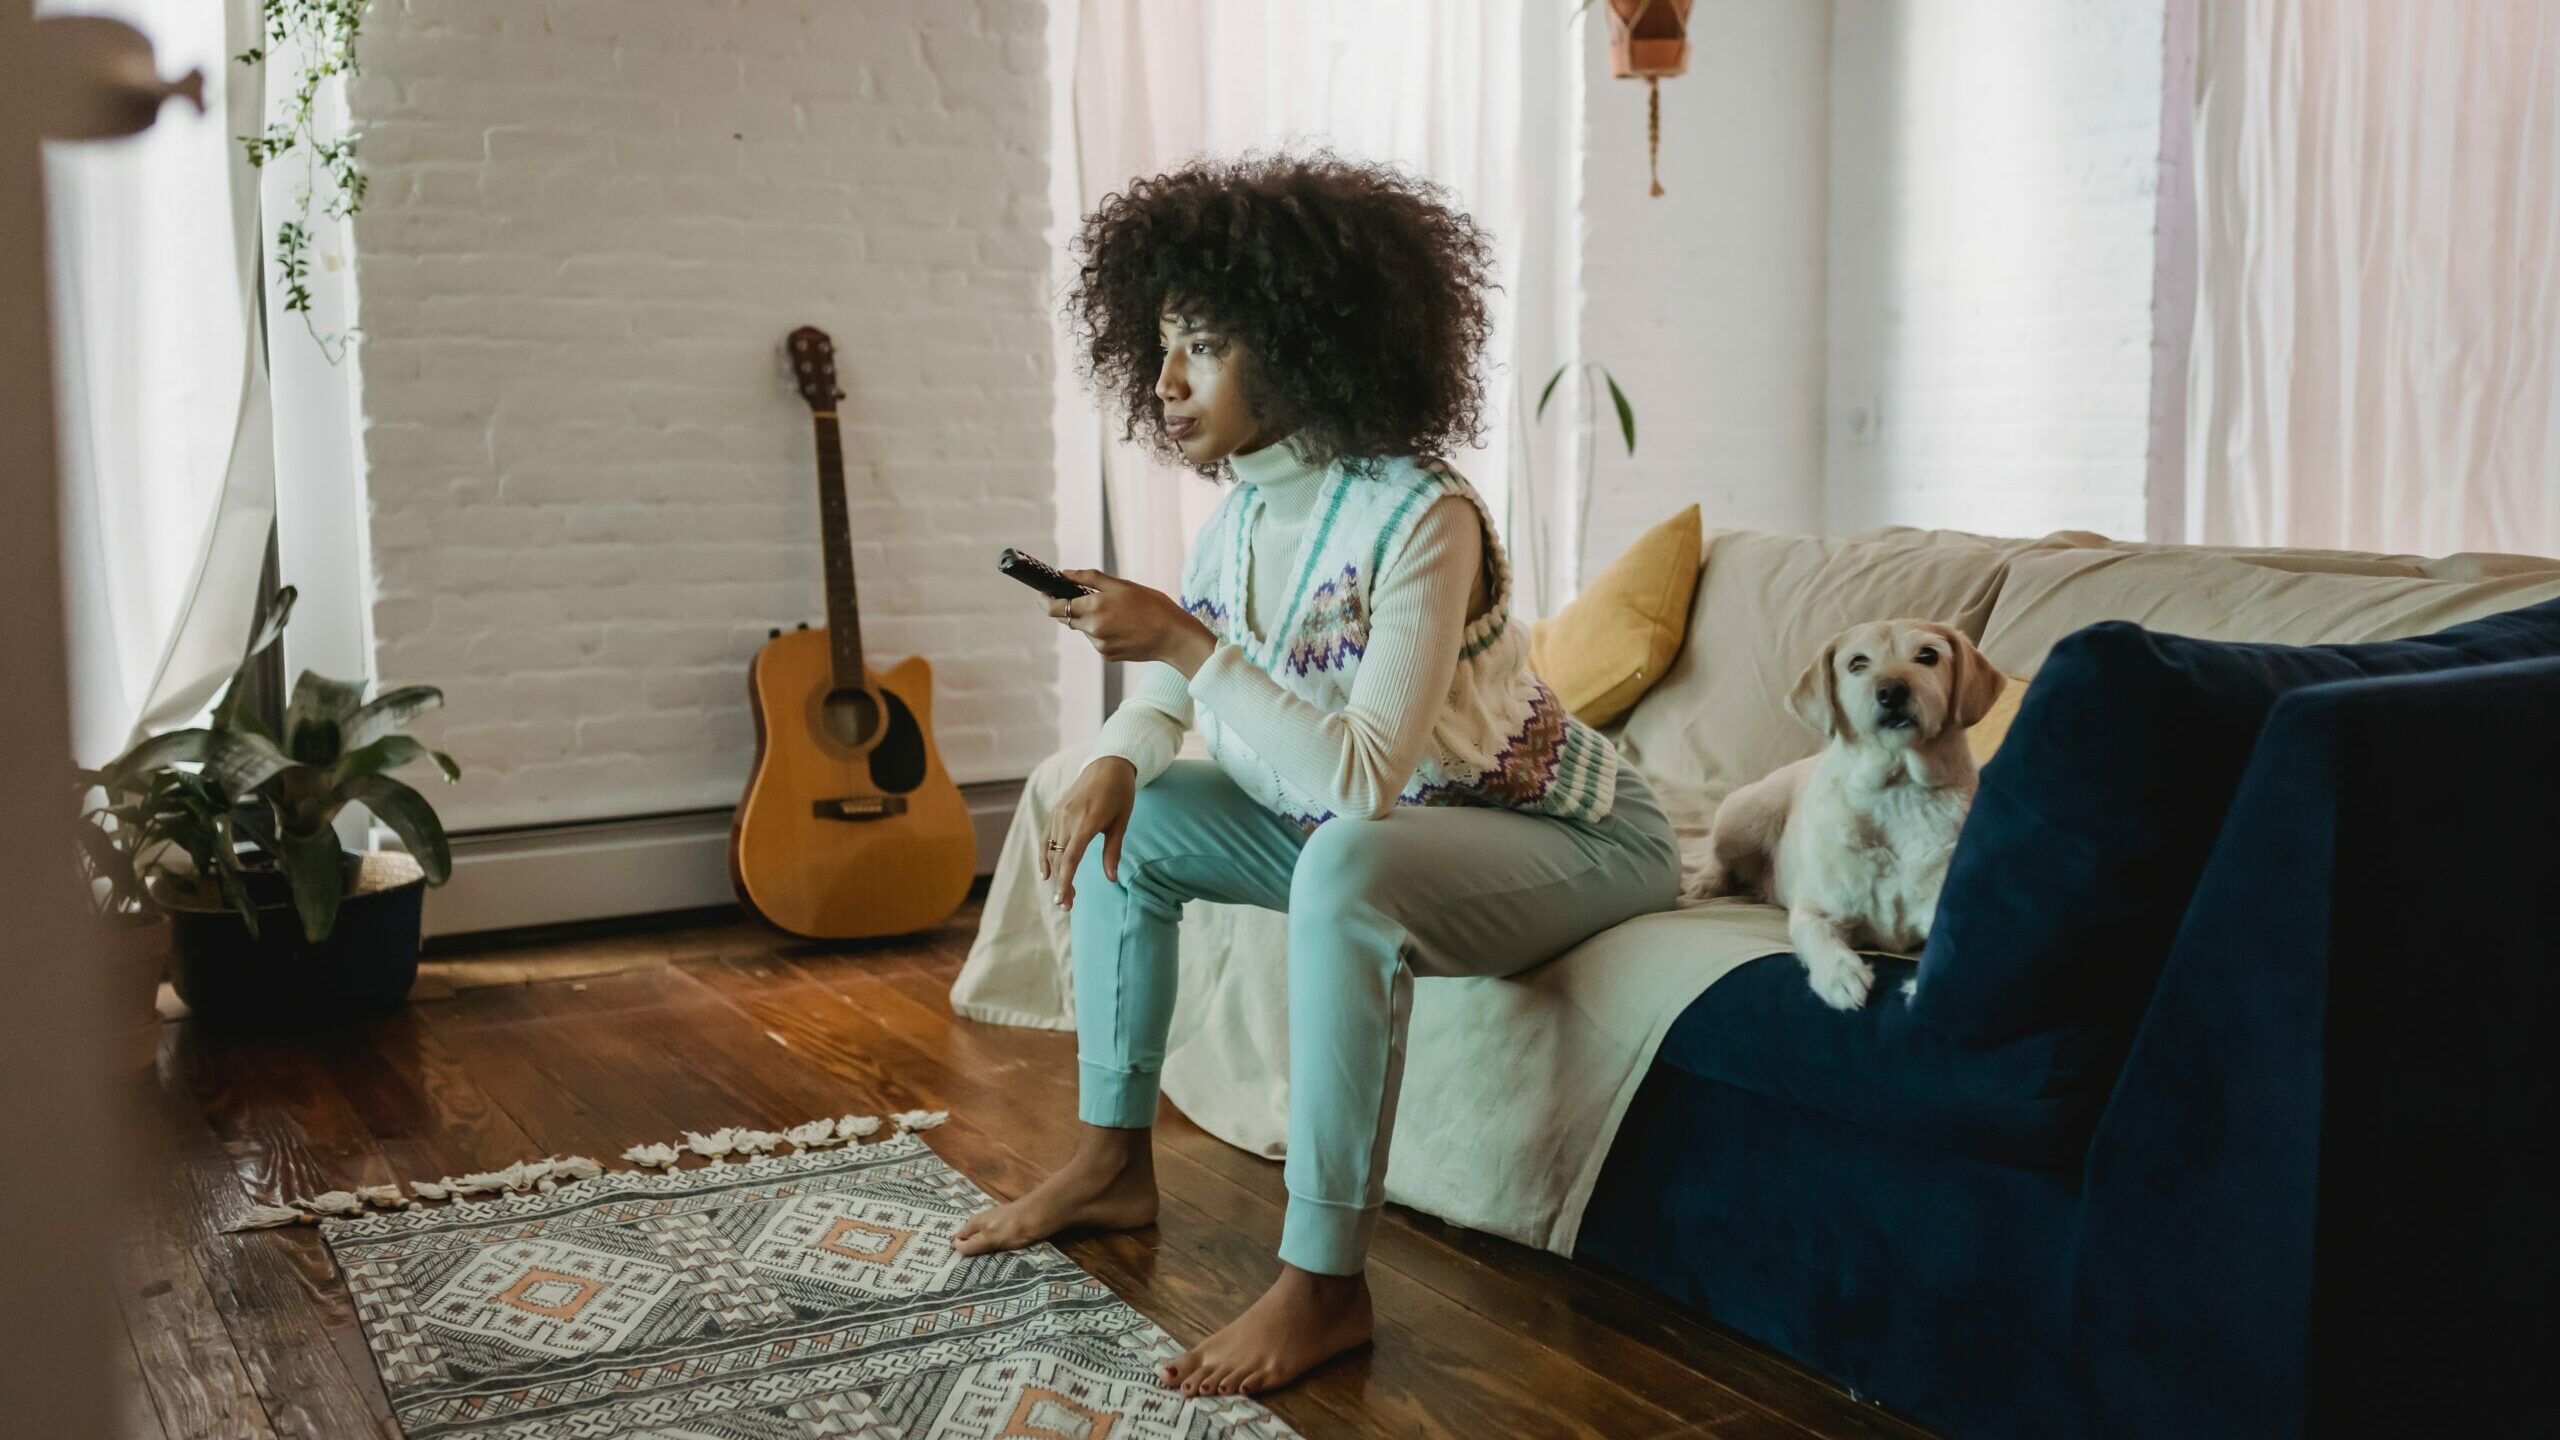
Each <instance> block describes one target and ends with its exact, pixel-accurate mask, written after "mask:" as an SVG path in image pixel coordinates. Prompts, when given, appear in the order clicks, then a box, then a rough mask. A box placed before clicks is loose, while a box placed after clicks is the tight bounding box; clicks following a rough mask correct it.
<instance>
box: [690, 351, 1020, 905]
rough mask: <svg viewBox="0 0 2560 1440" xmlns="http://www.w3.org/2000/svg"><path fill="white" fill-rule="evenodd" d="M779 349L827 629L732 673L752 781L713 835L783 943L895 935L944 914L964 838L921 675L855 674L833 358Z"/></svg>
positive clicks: (858, 629) (967, 844)
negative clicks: (810, 442)
mask: <svg viewBox="0 0 2560 1440" xmlns="http://www.w3.org/2000/svg"><path fill="white" fill-rule="evenodd" d="M789 347H790V354H791V369H792V373H793V375H794V376H795V377H796V378H797V380H798V383H799V387H800V396H801V398H802V399H804V400H806V401H808V402H809V414H810V423H811V424H812V425H813V426H814V427H815V428H816V431H817V439H818V520H819V530H820V536H819V539H820V543H821V544H822V545H823V546H824V547H825V555H826V568H827V624H826V628H824V629H822V630H811V629H808V628H806V627H803V628H801V629H798V630H793V631H788V632H784V631H779V630H777V631H776V632H775V633H774V637H773V638H772V639H771V640H769V641H767V642H766V644H765V646H764V648H763V649H761V650H759V651H757V652H756V658H755V662H754V663H753V664H752V665H751V666H750V667H749V668H748V671H747V698H748V701H749V703H750V704H751V705H752V706H753V707H754V710H755V717H756V767H755V775H754V778H752V779H750V780H749V781H748V782H747V794H746V798H745V799H744V800H742V801H740V802H739V804H738V813H737V817H736V819H734V820H733V821H732V822H731V823H730V826H729V879H730V883H731V884H732V885H733V886H734V887H735V888H736V890H737V892H738V903H740V904H741V905H744V906H745V907H746V908H747V910H748V912H749V913H751V914H753V915H755V916H757V917H758V918H760V919H762V920H763V921H765V922H766V923H767V924H769V925H772V926H774V927H776V928H777V929H781V930H786V931H789V932H790V933H792V934H794V935H805V936H810V937H812V938H818V939H829V940H841V939H855V938H861V937H868V936H874V935H901V934H905V933H907V932H909V931H914V930H922V929H925V928H926V927H928V926H932V925H936V924H939V923H940V922H941V921H943V920H944V919H946V918H948V917H949V916H950V914H951V912H952V911H954V910H956V909H958V908H959V907H960V902H961V901H962V900H963V899H965V898H966V897H967V896H968V893H969V881H970V879H971V878H972V877H973V876H974V875H975V874H976V873H977V868H978V844H977V836H976V834H975V832H974V831H973V830H972V829H971V828H970V824H969V809H968V806H967V805H966V804H965V803H964V802H963V801H962V800H961V798H960V787H959V786H957V785H955V784H953V783H952V781H951V774H950V772H949V771H947V770H945V769H943V768H942V756H941V753H940V752H939V751H938V750H936V749H935V747H934V743H933V667H931V666H930V665H927V664H926V663H925V661H924V657H922V656H920V655H919V656H910V657H909V658H907V659H905V660H902V661H900V662H899V663H898V664H896V665H894V666H892V667H890V668H889V669H888V670H886V671H874V670H872V669H870V668H869V667H867V666H866V665H864V664H863V660H862V611H861V602H860V598H859V596H858V595H857V594H856V592H855V589H854V580H853V537H852V535H851V534H850V533H849V531H848V528H847V518H846V514H845V500H844V441H843V437H842V436H841V434H840V433H839V432H838V431H837V429H836V402H837V400H839V399H841V398H842V397H843V394H844V392H843V391H842V390H840V389H838V388H837V386H836V359H835V342H833V341H831V340H829V339H828V338H827V335H826V332H824V331H822V330H819V329H816V328H815V327H812V326H803V327H801V328H800V329H798V330H794V331H792V332H791V338H790V341H789Z"/></svg>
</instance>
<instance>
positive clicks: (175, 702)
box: [37, 0, 275, 766]
mask: <svg viewBox="0 0 2560 1440" xmlns="http://www.w3.org/2000/svg"><path fill="white" fill-rule="evenodd" d="M37 8H38V9H39V10H40V11H44V12H49V13H50V12H65V13H68V12H83V13H94V14H107V15H113V16H115V17H116V18H118V19H121V20H124V21H126V22H127V23H129V24H131V25H133V26H134V27H135V28H137V29H139V30H140V31H142V32H143V34H145V35H147V36H149V37H150V38H151V41H152V43H153V46H154V48H155V50H156V52H157V55H158V59H159V65H160V71H161V73H162V74H164V75H179V74H184V73H185V72H186V71H188V70H189V69H199V70H202V71H203V72H204V76H205V82H206V83H205V113H204V114H202V115H198V114H196V113H195V112H194V111H193V109H192V108H190V107H188V106H184V105H177V104H173V105H170V106H168V107H167V108H166V109H165V110H163V112H162V114H161V116H160V122H159V123H158V124H157V125H155V126H153V127H152V128H151V129H149V130H147V131H145V132H143V133H142V134H141V135H139V136H136V137H134V138H132V139H129V140H119V141H113V142H107V143H91V144H82V145H72V146H49V147H48V148H47V151H46V155H45V191H46V208H47V215H48V221H49V229H50V235H49V236H48V240H49V246H48V248H49V251H50V261H51V273H52V287H53V301H54V309H53V315H54V337H55V350H56V364H55V371H56V374H57V376H58V378H59V382H60V393H59V401H58V408H59V410H60V413H61V426H60V429H61V435H62V458H63V515H62V532H63V533H62V543H63V585H64V590H65V594H64V609H65V612H66V616H67V622H66V623H67V629H68V642H69V648H70V661H71V680H72V686H71V698H72V724H73V729H72V736H73V747H72V748H73V752H74V754H75V756H76V757H77V758H78V760H79V762H80V763H81V764H83V765H92V766H94V765H97V764H99V763H101V762H103V761H105V760H108V759H111V758H113V757H114V756H115V755H116V754H117V753H118V752H120V751H121V750H123V749H124V748H125V746H126V745H127V744H129V743H131V741H132V740H134V739H136V738H138V737H139V736H141V735H143V734H147V733H150V732H152V731H156V730H162V729H168V728H171V727H174V726H178V725H182V724H184V723H186V722H187V721H189V720H190V719H193V718H194V717H195V716H197V715H198V714H200V713H201V712H202V711H203V709H204V707H205V706H206V705H207V704H208V703H210V702H211V700H212V699H213V697H214V695H215V694H216V692H217V691H218V690H219V689H220V687H221V685H222V683H223V681H224V680H225V679H226V678H227V677H228V676H229V674H230V673H231V671H232V669H233V668H234V667H235V666H236V665H237V664H238V663H239V660H240V651H241V649H242V646H243V645H244V643H245V641H246V638H247V631H248V626H249V622H250V618H251V615H252V612H253V611H254V609H255V607H256V603H257V585H258V578H259V571H260V567H261V566H262V564H263V563H264V560H265V554H266V536H267V528H268V525H269V523H270V522H271V520H272V519H273V516H274V511H275V502H274V467H273V462H272V448H271V439H270V428H269V419H268V411H267V395H266V382H265V373H264V366H263V365H262V364H261V363H259V360H258V358H257V351H258V345H257V338H256V337H257V330H256V324H257V322H256V320H255V318H254V317H255V311H254V309H253V306H254V305H255V303H256V296H257V293H258V292H257V250H256V244H255V232H256V226H257V208H256V189H255V183H254V176H253V174H252V173H251V172H250V170H249V167H248V165H247V163H246V161H245V159H243V158H242V148H241V146H240V144H239V142H238V141H237V140H236V139H235V138H234V137H235V136H239V135H246V134H251V133H254V132H255V131H256V130H257V129H258V128H259V120H258V116H259V111H260V108H261V92H260V87H259V83H258V79H257V76H256V74H255V72H252V71H245V70H243V69H242V67H240V66H238V65H236V64H234V63H232V60H231V57H232V56H233V55H236V54H238V53H239V52H240V51H241V50H243V49H246V48H247V47H248V45H249V44H250V43H251V37H253V36H254V35H255V34H256V28H257V21H256V19H255V15H256V10H257V7H256V4H255V0H80V3H60V4H56V3H40V4H39V5H38V7H37Z"/></svg>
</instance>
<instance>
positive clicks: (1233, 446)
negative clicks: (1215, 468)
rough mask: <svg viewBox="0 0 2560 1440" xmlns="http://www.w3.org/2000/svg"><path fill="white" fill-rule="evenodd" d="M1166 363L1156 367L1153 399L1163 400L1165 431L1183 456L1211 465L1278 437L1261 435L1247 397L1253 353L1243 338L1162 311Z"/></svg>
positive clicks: (1160, 330)
mask: <svg viewBox="0 0 2560 1440" xmlns="http://www.w3.org/2000/svg"><path fill="white" fill-rule="evenodd" d="M1156 333H1157V338H1158V340H1159V342H1160V344H1161V346H1162V348H1163V350H1164V364H1163V366H1162V367H1161V368H1159V369H1158V370H1157V371H1156V398H1157V399H1158V400H1161V401H1163V402H1164V423H1165V432H1166V433H1167V434H1168V435H1170V436H1172V437H1173V443H1174V444H1176V445H1178V446H1180V447H1181V449H1182V458H1183V459H1185V460H1187V461H1189V462H1191V463H1192V464H1194V465H1209V464H1214V463H1216V462H1217V461H1220V460H1223V459H1225V458H1226V457H1228V456H1230V455H1240V454H1251V453H1252V452H1254V451H1256V450H1259V449H1261V448H1262V447H1263V446H1265V445H1268V444H1270V443H1271V442H1272V441H1273V440H1276V439H1278V438H1279V437H1278V436H1276V435H1265V434H1263V433H1262V432H1261V427H1260V426H1259V425H1257V424H1256V422H1255V420H1254V418H1253V406H1252V404H1251V402H1250V401H1249V400H1248V399H1247V393H1248V390H1249V389H1250V386H1251V384H1252V374H1253V355H1252V352H1250V351H1248V350H1246V349H1245V348H1244V344H1243V342H1242V341H1239V340H1236V339H1234V338H1233V337H1231V336H1226V335H1221V334H1219V333H1217V332H1216V331H1214V330H1211V329H1209V328H1208V326H1207V325H1206V324H1205V323H1204V322H1203V321H1202V320H1201V319H1200V318H1199V317H1197V316H1193V315H1181V314H1177V313H1175V312H1173V311H1167V312H1165V315H1164V318H1163V319H1162V320H1160V321H1159V322H1157V327H1156Z"/></svg>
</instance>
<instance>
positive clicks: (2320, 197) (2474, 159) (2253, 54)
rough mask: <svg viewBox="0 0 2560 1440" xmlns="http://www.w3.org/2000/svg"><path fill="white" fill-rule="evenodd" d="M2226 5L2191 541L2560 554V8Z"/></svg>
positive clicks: (2205, 244) (2205, 110)
mask: <svg viewBox="0 0 2560 1440" xmlns="http://www.w3.org/2000/svg"><path fill="white" fill-rule="evenodd" d="M2201 10H2202V20H2201V24H2202V30H2201V32H2200V34H2199V35H2198V37H2197V48H2196V72H2197V110H2196V125H2195V147H2196V149H2195V159H2196V184H2197V234H2198V255H2197V294H2196V324H2195V336H2194V345H2193V352H2192V363H2191V365H2190V369H2189V388H2188V405H2189V408H2188V415H2189V423H2188V431H2187V475H2188V481H2187V484H2188V492H2187V494H2188V503H2187V528H2188V538H2190V539H2193V540H2199V541H2205V542H2209V543H2215V544H2252V545H2317V546H2334V547H2343V548H2352V549H2372V550H2406V551H2414V552H2421V553H2429V554H2433V553H2438V552H2445V551H2455V550H2514V551H2527V552H2536V553H2541V554H2546V555H2548V554H2560V449H2555V448H2554V446H2555V442H2560V6H2555V5H2551V4H2548V3H2543V0H2472V3H2465V4H2442V3H2414V0H2369V3H2364V4H2357V5H2333V4H2329V3H2326V0H2230V3H2215V4H2210V5H2205V6H2203V7H2201Z"/></svg>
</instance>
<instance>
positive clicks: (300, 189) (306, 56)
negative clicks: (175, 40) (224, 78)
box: [237, 0, 370, 365]
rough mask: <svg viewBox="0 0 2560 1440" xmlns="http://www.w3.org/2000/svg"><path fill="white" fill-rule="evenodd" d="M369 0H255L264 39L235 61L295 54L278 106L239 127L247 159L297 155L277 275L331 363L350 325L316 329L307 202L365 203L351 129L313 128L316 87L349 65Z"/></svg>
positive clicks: (352, 67)
mask: <svg viewBox="0 0 2560 1440" xmlns="http://www.w3.org/2000/svg"><path fill="white" fill-rule="evenodd" d="M368 3H370V0H260V4H261V10H262V12H263V19H264V21H265V33H264V36H263V43H261V44H258V45H253V46H251V47H250V48H249V49H247V50H244V51H242V52H240V54H239V56H238V57H237V58H238V61H239V63H240V64H242V65H264V64H265V63H266V61H267V56H268V54H269V53H270V52H272V51H273V50H274V49H275V48H276V47H278V46H280V45H285V44H288V43H290V44H291V45H292V46H293V47H294V53H295V54H297V55H298V56H299V57H300V60H301V69H300V71H299V72H298V73H296V74H295V75H294V77H293V95H292V99H291V100H290V101H288V102H287V104H286V106H285V109H284V113H283V114H281V115H277V116H274V117H272V118H270V119H269V120H268V121H267V126H266V129H265V130H264V131H262V132H261V133H259V134H256V135H243V136H241V137H240V143H241V144H242V145H244V146H246V147H248V151H249V163H250V164H251V165H253V166H256V167H257V168H258V169H260V170H264V169H265V168H266V167H268V166H269V165H274V164H278V163H285V162H289V161H291V160H292V159H293V158H294V157H296V156H297V155H298V156H299V157H300V158H301V160H302V178H301V183H300V184H298V185H297V186H296V187H295V188H294V210H293V213H292V214H290V215H287V216H285V217H284V218H283V219H281V220H279V221H277V222H276V233H275V265H276V282H277V283H278V284H279V285H281V286H282V287H283V289H284V297H285V298H284V308H285V311H286V313H287V314H298V315H300V316H301V317H302V326H303V328H304V329H305V330H308V331H310V332H311V339H312V341H313V342H314V343H316V344H317V345H318V346H319V347H320V353H321V355H322V356H324V357H326V358H327V360H328V361H329V363H330V364H332V365H335V364H337V363H338V362H339V361H340V360H343V359H345V358H346V353H347V346H348V343H349V342H350V341H351V340H352V338H353V335H352V332H346V331H341V332H339V333H337V334H334V335H323V334H321V333H320V327H319V322H318V320H317V319H316V318H315V317H314V315H313V313H312V308H311V207H312V202H313V201H314V199H315V198H317V197H318V196H319V195H320V194H322V193H324V190H325V193H326V194H327V196H328V198H327V200H326V201H325V202H323V205H322V213H324V214H325V215H327V216H328V217H329V218H330V219H332V220H344V219H348V218H349V217H351V216H353V215H354V214H355V213H356V212H357V211H359V210H361V209H363V208H364V187H365V175H364V172H363V171H362V170H360V169H357V168H356V137H355V135H354V134H353V133H347V134H342V135H335V136H326V137H324V136H322V135H321V134H320V133H319V130H318V128H317V126H318V118H317V117H318V111H319V99H320V90H321V87H322V86H324V85H326V84H327V83H328V82H329V80H330V78H331V77H333V76H338V75H353V74H355V73H356V36H357V33H358V32H359V31H361V30H362V29H363V27H364V11H365V6H366V5H367V4H368Z"/></svg>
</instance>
